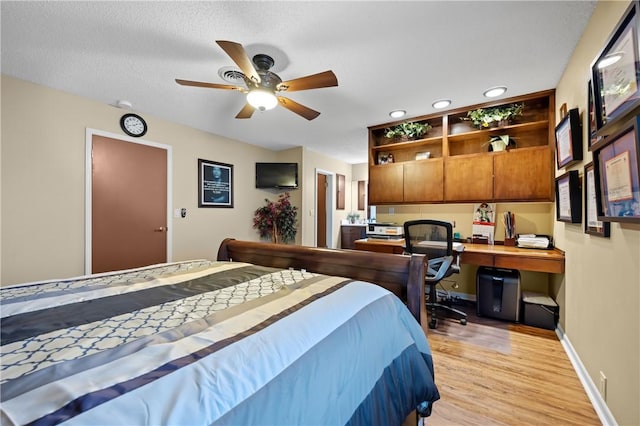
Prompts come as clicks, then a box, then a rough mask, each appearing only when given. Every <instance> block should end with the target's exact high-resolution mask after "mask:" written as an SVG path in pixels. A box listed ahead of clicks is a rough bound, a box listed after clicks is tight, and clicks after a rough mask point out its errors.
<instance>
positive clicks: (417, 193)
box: [403, 158, 444, 203]
mask: <svg viewBox="0 0 640 426" xmlns="http://www.w3.org/2000/svg"><path fill="white" fill-rule="evenodd" d="M403 172H404V174H403V178H404V179H403V187H404V202H406V203H409V202H412V203H419V202H436V201H442V200H444V191H443V186H442V177H443V173H444V169H443V164H442V158H435V159H432V160H425V161H414V162H411V163H405V164H404V169H403Z"/></svg>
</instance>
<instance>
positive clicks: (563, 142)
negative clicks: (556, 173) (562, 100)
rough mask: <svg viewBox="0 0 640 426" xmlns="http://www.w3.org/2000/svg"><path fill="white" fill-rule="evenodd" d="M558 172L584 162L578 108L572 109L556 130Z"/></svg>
mask: <svg viewBox="0 0 640 426" xmlns="http://www.w3.org/2000/svg"><path fill="white" fill-rule="evenodd" d="M555 135H556V165H557V167H558V170H560V169H561V168H563V167H566V166H568V165H570V164H573V163H576V162H578V161H582V125H581V123H580V112H579V110H578V108H572V109H570V110H569V111H568V112H567V114H566V115H565V116H564V117H563V118H562V120H560V123H558V125H557V126H556V128H555Z"/></svg>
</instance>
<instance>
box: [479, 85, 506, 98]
mask: <svg viewBox="0 0 640 426" xmlns="http://www.w3.org/2000/svg"><path fill="white" fill-rule="evenodd" d="M506 91H507V88H506V87H504V86H496V87H491V88H489V89H487V90H485V91H484V93H483V94H484V96H485V97H487V98H496V97H498V96H500V95H502V94H504V93H505V92H506Z"/></svg>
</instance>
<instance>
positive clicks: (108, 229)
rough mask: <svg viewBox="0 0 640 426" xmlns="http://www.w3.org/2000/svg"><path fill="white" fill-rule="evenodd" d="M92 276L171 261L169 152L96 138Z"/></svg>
mask: <svg viewBox="0 0 640 426" xmlns="http://www.w3.org/2000/svg"><path fill="white" fill-rule="evenodd" d="M92 142H93V148H92V171H91V173H92V178H91V182H92V185H91V194H92V196H91V200H92V205H91V221H92V230H91V248H92V250H91V265H92V272H93V273H97V272H105V271H114V270H118V269H126V268H135V267H139V266H146V265H151V264H154V263H162V262H166V261H167V151H166V150H165V149H162V148H156V147H152V146H148V145H143V144H138V143H130V142H125V141H122V140H117V139H111V138H107V137H103V136H97V135H94V136H93V140H92Z"/></svg>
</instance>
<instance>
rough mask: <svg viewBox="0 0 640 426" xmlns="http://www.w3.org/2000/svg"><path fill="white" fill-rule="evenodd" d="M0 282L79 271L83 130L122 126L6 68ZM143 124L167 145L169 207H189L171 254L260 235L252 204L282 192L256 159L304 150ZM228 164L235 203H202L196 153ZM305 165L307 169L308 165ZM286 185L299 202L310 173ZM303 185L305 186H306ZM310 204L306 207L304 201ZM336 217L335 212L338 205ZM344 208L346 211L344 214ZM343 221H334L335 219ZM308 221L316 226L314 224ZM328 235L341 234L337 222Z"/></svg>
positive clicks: (305, 235) (334, 164)
mask: <svg viewBox="0 0 640 426" xmlns="http://www.w3.org/2000/svg"><path fill="white" fill-rule="evenodd" d="M1 89H2V104H1V107H2V132H1V137H2V146H1V149H2V154H1V155H2V157H1V159H2V166H1V167H2V169H1V173H2V175H1V176H2V185H1V191H2V192H1V199H2V200H1V202H2V204H1V206H2V211H1V218H2V226H1V227H0V235H1V237H2V245H1V255H2V257H1V259H2V260H1V266H2V269H1V273H2V275H1V284H2V285H9V284H14V283H19V282H25V281H33V280H39V279H47V278H55V277H69V276H75V275H82V274H84V242H85V235H84V210H85V207H84V203H85V131H86V128H91V129H96V130H100V131H104V132H109V133H113V134H116V135H124V134H123V133H122V131H121V129H120V126H119V119H120V117H121V116H122V114H124V113H125V112H126V111H124V110H121V109H118V108H116V107H113V106H110V105H107V104H103V103H100V102H96V101H92V100H89V99H86V98H81V97H78V96H74V95H70V94H68V93H63V92H60V91H56V90H52V89H49V88H46V87H42V86H38V85H34V84H31V83H28V82H25V81H22V80H17V79H14V78H11V77H8V76H5V75H3V76H2V85H1ZM142 115H143V116H144V118H145V119H146V121H147V123H148V125H149V131H148V133H147V134H146V135H145V136H144V138H143V139H145V140H148V141H152V142H156V143H160V144H165V145H169V146H171V147H172V150H173V206H171V209H172V210H173V209H174V208H182V207H185V208H187V217H186V218H184V219H182V218H178V219H176V218H174V219H172V222H171V223H169V226H170V227H172V228H173V245H172V251H173V260H184V259H191V258H215V256H216V253H217V249H218V246H219V244H220V242H221V241H222V239H224V238H226V237H234V238H239V239H247V240H258V238H259V237H258V233H257V231H256V230H255V229H253V228H252V219H253V212H254V211H255V210H256V209H257V208H258V207H259V206H261V205H262V204H263V203H264V199H265V198H269V199H275V198H276V196H277V194H278V193H279V192H275V191H269V190H259V189H256V188H255V181H254V175H255V162H256V161H296V162H299V163H301V162H302V161H303V152H302V149H300V148H298V149H293V150H287V151H282V152H273V151H269V150H266V149H262V148H259V147H256V146H253V145H249V144H247V143H243V142H239V141H235V140H230V139H227V138H224V137H221V136H216V135H212V134H209V133H206V132H202V131H199V130H195V129H192V128H189V127H186V126H182V125H178V124H175V123H171V122H168V121H165V120H160V119H157V118H155V117H153V116H149V115H146V114H142ZM315 157H316V155H315V154H314V153H312V152H305V153H304V160H305V161H308V162H309V163H310V164H311V165H310V166H302V167H301V170H302V173H303V174H307V175H308V174H309V173H310V172H309V170H311V169H312V168H313V167H315V165H316V164H319V165H322V167H323V168H325V169H327V170H331V171H335V172H337V173H342V174H345V175H346V176H347V181H350V178H351V170H350V168H351V166H350V165H349V164H346V163H342V162H341V161H337V160H333V159H329V158H325V157H324V156H319V157H320V158H319V159H316V158H315ZM198 158H204V159H207V160H212V161H220V162H224V163H229V164H233V165H234V173H235V176H234V208H232V209H216V208H198V207H197V205H198V199H197V189H196V188H197V160H198ZM310 168H311V169H310ZM300 181H301V185H302V187H301V189H299V190H293V191H291V195H292V200H293V202H294V205H296V206H298V207H301V206H302V203H303V202H306V203H307V204H309V203H310V201H309V199H308V198H303V192H305V191H304V190H303V189H302V188H305V187H306V188H312V189H311V190H309V191H308V192H309V193H310V194H313V188H314V185H313V184H308V179H307V177H306V176H304V177H303V178H301V179H300ZM306 185H308V186H306ZM307 210H308V209H307ZM336 215H337V216H340V214H336ZM344 215H345V217H346V213H344ZM299 218H300V231H301V232H300V233H299V235H298V237H297V242H300V241H302V240H305V241H307V242H312V241H313V239H312V237H309V235H311V236H313V232H312V231H311V233H309V230H308V224H307V222H310V223H311V224H313V220H311V221H309V220H307V218H308V215H307V216H304V210H303V209H301V210H300V215H299ZM337 223H339V221H338V222H337ZM312 229H313V228H312ZM333 233H334V234H336V235H337V234H338V227H337V225H336V226H335V230H334V231H333Z"/></svg>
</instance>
